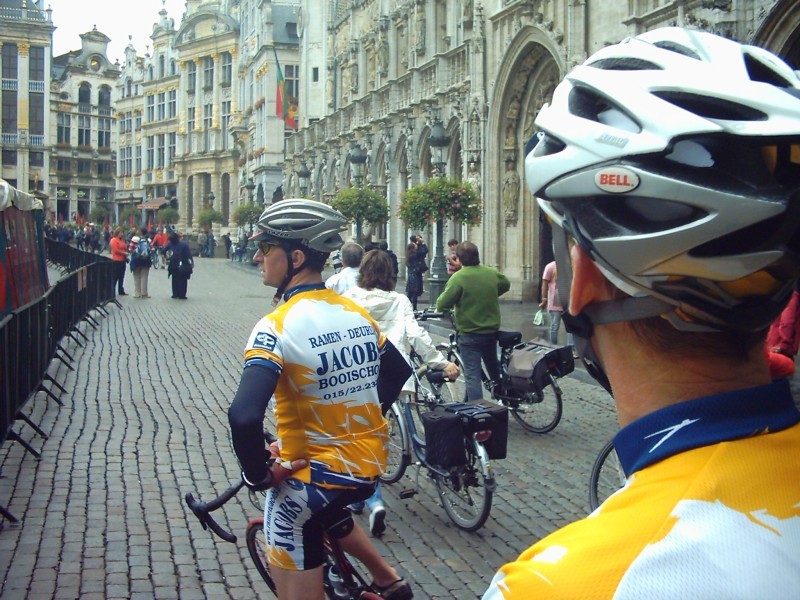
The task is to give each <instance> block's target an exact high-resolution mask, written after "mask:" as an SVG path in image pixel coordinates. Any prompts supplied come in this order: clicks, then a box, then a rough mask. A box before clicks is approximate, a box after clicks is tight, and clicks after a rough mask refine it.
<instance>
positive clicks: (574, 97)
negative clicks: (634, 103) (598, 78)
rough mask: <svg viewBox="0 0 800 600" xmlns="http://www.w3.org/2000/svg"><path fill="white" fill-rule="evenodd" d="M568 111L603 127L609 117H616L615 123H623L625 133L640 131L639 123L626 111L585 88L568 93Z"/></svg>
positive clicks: (577, 88) (578, 88)
mask: <svg viewBox="0 0 800 600" xmlns="http://www.w3.org/2000/svg"><path fill="white" fill-rule="evenodd" d="M569 110H570V112H571V113H572V114H574V115H575V116H577V117H581V118H584V119H589V120H591V121H596V122H597V123H603V124H604V125H605V124H608V123H607V120H608V117H609V115H616V116H617V119H616V121H617V122H619V121H624V123H625V126H624V127H622V128H623V129H625V130H626V131H630V132H632V133H638V132H640V131H641V130H642V127H641V125H639V122H638V121H637V120H636V119H634V118H633V116H632V115H631V114H630V113H629V112H628V111H626V110H624V109H623V108H621V107H620V106H617V105H616V104H614V103H613V102H611V101H609V100H608V99H607V98H605V97H603V96H600V95H599V94H597V93H596V92H593V91H592V90H588V89H586V88H582V87H574V88H572V90H571V91H570V93H569Z"/></svg>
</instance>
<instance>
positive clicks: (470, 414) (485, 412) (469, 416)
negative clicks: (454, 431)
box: [445, 400, 508, 460]
mask: <svg viewBox="0 0 800 600" xmlns="http://www.w3.org/2000/svg"><path fill="white" fill-rule="evenodd" d="M445 410H446V411H448V412H452V413H454V414H457V415H458V416H459V417H460V418H461V423H462V427H463V430H464V433H467V434H469V435H472V434H473V433H475V432H477V431H486V430H489V431H491V432H492V435H491V436H489V439H488V440H486V441H485V442H484V443H483V447H484V448H486V453H487V454H488V455H489V459H490V460H500V459H503V458H505V457H506V447H507V445H508V408H507V407H505V406H502V405H500V404H494V403H491V402H485V401H483V400H474V401H471V402H455V403H452V404H446V405H445Z"/></svg>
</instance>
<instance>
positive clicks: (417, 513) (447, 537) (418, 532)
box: [0, 259, 615, 600]
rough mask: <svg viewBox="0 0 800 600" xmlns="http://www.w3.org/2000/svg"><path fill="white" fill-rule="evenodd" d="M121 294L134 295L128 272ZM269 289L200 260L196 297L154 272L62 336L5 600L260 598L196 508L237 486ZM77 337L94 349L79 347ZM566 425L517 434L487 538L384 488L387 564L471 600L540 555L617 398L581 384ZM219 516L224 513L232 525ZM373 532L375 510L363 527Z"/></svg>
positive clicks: (412, 479)
mask: <svg viewBox="0 0 800 600" xmlns="http://www.w3.org/2000/svg"><path fill="white" fill-rule="evenodd" d="M126 289H127V290H128V292H129V293H132V291H133V281H132V277H131V275H130V273H128V274H127V277H126ZM271 292H272V290H270V289H265V288H264V287H263V286H262V285H261V282H260V279H259V277H258V275H257V274H256V270H255V269H252V268H249V267H244V266H242V267H239V266H235V265H233V264H232V263H230V262H228V261H225V260H222V259H198V260H197V262H196V268H195V274H194V275H193V277H192V279H191V281H190V282H189V293H188V296H189V299H188V300H187V301H178V300H172V299H170V297H169V296H170V289H169V283H168V280H167V276H166V272H165V271H162V270H159V271H151V273H150V294H151V296H152V298H151V299H136V298H133V296H132V295H131V296H127V297H124V298H121V299H120V300H121V303H122V304H123V306H124V309H123V310H119V309H117V308H116V307H114V306H113V305H112V306H109V308H108V310H109V315H108V316H105V317H103V316H99V315H97V316H96V318H97V320H98V323H99V324H98V326H97V328H96V329H93V328H92V327H91V326H90V325H88V324H82V325H81V330H82V331H83V332H85V334H86V335H87V336H88V338H89V339H88V341H86V342H84V341H83V340H81V342H82V343H83V345H82V346H79V345H78V344H77V343H76V342H75V341H73V340H70V339H66V340H65V341H64V346H65V349H66V350H67V351H68V352H69V353H70V354H71V355H72V357H73V358H74V363H73V364H74V367H75V370H74V371H69V370H68V369H67V367H66V366H65V365H64V364H63V363H61V362H59V361H54V362H53V364H52V365H51V367H50V371H49V373H50V375H52V376H53V378H54V379H55V380H56V381H58V382H59V383H60V384H61V385H62V386H64V387H65V388H66V390H67V393H64V394H61V400H62V401H63V406H59V405H57V404H56V403H55V402H54V401H53V400H52V399H50V398H48V397H47V396H46V395H45V394H43V393H39V394H37V395H36V396H35V398H33V399H32V400H31V401H30V402H29V404H28V406H27V407H26V412H27V413H28V414H30V415H31V418H32V420H33V421H34V422H35V423H38V424H39V425H40V426H41V427H42V429H43V430H44V431H45V432H46V433H47V434H48V435H49V439H48V440H46V441H45V440H42V439H41V438H39V437H37V436H36V435H35V434H34V433H33V431H32V430H31V429H30V428H29V427H26V426H22V425H19V424H18V425H17V426H16V429H17V430H18V431H21V432H22V436H23V437H24V438H25V439H26V440H29V441H30V443H31V444H32V445H33V446H34V447H35V448H37V449H41V452H42V456H41V459H40V460H35V459H34V458H33V457H32V456H31V455H30V454H26V453H25V452H24V450H23V449H22V447H21V446H20V445H19V444H15V443H11V442H7V443H6V444H4V445H3V446H2V448H0V469H1V470H2V478H1V479H0V503H2V504H4V505H5V506H7V507H8V508H9V510H11V512H12V513H14V514H15V515H16V516H17V517H18V518H19V519H20V522H19V523H18V524H16V525H14V524H11V523H8V522H4V523H3V524H2V526H3V528H2V531H0V596H2V597H3V598H4V600H6V599H7V600H13V599H17V598H37V599H38V598H79V597H80V598H82V599H94V598H96V599H100V598H185V599H195V598H197V599H201V598H232V599H236V600H241V599H246V598H256V597H264V596H266V595H267V593H266V592H267V590H266V587H265V586H264V584H263V583H261V582H260V581H259V580H258V575H257V573H256V572H255V570H254V569H253V568H251V567H250V566H249V559H247V558H246V553H247V550H246V548H245V547H244V546H243V544H242V543H239V544H238V545H232V544H228V543H226V542H223V541H220V540H218V539H216V538H213V537H212V536H211V534H210V533H208V532H206V531H204V530H203V529H202V528H201V527H200V525H199V524H198V523H197V522H196V521H194V520H193V518H190V517H189V516H188V515H187V510H188V509H187V508H186V507H185V506H184V504H183V500H182V498H183V495H184V493H186V492H190V491H191V492H194V493H195V495H200V496H202V497H203V498H211V497H213V496H215V495H216V494H218V493H219V492H221V491H222V490H223V489H225V488H226V487H227V485H228V484H229V483H230V482H232V481H234V480H235V479H236V478H237V477H238V473H239V468H238V464H237V461H236V458H235V457H234V454H233V451H232V449H231V446H230V443H229V439H228V429H227V418H226V411H227V407H228V405H229V403H230V401H231V399H232V397H233V394H234V392H235V389H236V386H237V384H238V380H239V376H240V372H241V361H242V351H243V347H244V343H245V340H246V338H247V336H248V334H249V333H250V330H251V328H252V326H253V325H254V324H255V322H256V321H257V320H258V318H259V317H260V316H261V315H262V314H264V313H266V312H268V311H269V310H270V298H271V296H272V294H271ZM532 310H533V309H532V308H531V307H530V306H529V305H520V304H513V305H512V304H508V305H504V308H503V315H504V316H503V320H504V328H515V327H519V326H520V325H524V327H523V331H524V332H525V333H526V335H528V334H530V333H531V331H530V328H531V326H530V325H529V322H530V317H531V315H532ZM78 339H81V338H80V337H79V338H78ZM562 387H563V390H564V395H565V405H564V417H563V419H562V421H561V423H560V425H559V426H558V427H557V428H556V429H555V431H553V432H552V433H550V434H546V435H536V434H530V433H526V432H524V431H523V430H522V429H521V428H520V427H519V425H517V424H516V423H514V422H513V420H512V422H511V423H510V432H509V452H508V458H507V459H506V460H503V461H496V462H495V463H494V464H493V466H494V468H495V472H496V474H497V484H498V487H497V493H496V496H495V500H494V505H493V507H492V512H491V516H490V517H489V520H488V521H487V523H486V525H485V526H484V527H483V528H482V529H481V530H480V531H478V532H477V533H473V534H469V533H464V532H462V531H460V530H458V529H456V528H455V526H453V525H452V524H451V523H450V521H449V520H448V518H447V516H446V515H445V513H444V510H443V509H442V508H441V507H440V506H439V505H438V504H437V500H436V496H435V493H434V490H433V486H431V485H429V484H428V482H427V481H426V478H425V474H424V472H423V473H421V474H420V476H419V481H418V486H419V493H418V494H417V495H416V496H415V497H413V498H411V499H409V500H401V499H400V498H399V491H400V489H401V488H403V487H408V486H413V485H415V483H416V475H417V469H416V468H411V469H409V471H408V472H407V474H406V476H405V478H404V479H403V480H402V481H401V482H400V483H398V484H395V485H393V486H385V488H384V489H385V491H384V495H385V497H386V502H387V507H388V510H389V515H388V519H387V526H388V528H387V531H386V533H385V534H384V536H383V538H382V539H381V540H380V541H379V542H378V546H379V547H380V549H381V551H382V552H384V554H385V555H386V556H387V557H388V558H389V559H390V560H391V561H393V562H394V564H396V565H397V566H398V567H399V569H400V571H401V572H403V573H404V574H405V575H406V576H407V577H409V578H410V580H411V581H412V582H413V584H414V589H415V591H416V597H417V598H423V599H424V598H458V599H464V598H475V597H479V596H480V594H481V593H482V592H483V590H484V589H485V588H486V587H487V585H488V582H489V580H490V579H491V577H492V576H493V574H494V572H495V570H496V569H497V567H498V566H500V565H501V564H503V563H504V562H505V561H507V560H509V559H511V558H514V557H515V556H516V555H517V554H518V553H519V552H520V551H521V550H523V549H524V548H526V547H528V546H529V545H530V544H531V543H532V542H534V541H535V540H537V539H539V538H540V537H542V536H543V535H545V534H547V533H549V532H551V531H553V530H554V529H556V528H558V527H560V526H562V525H564V524H566V523H569V522H571V521H573V520H575V519H577V518H580V517H582V516H583V515H585V514H586V512H587V510H588V483H587V482H588V478H589V471H590V469H591V465H592V461H593V460H594V457H595V455H596V453H597V452H598V451H599V449H600V448H601V447H602V446H603V444H604V443H605V441H606V440H607V439H608V438H609V437H610V436H611V435H612V434H613V432H614V430H615V416H614V410H613V405H612V401H611V399H610V398H609V396H607V395H606V394H605V393H603V392H602V390H600V389H599V388H598V387H596V386H593V385H589V384H587V383H584V382H582V381H579V380H578V378H575V377H570V378H567V379H565V380H563V381H562ZM220 513H223V514H220ZM220 513H216V514H219V515H220V521H221V522H222V523H224V524H227V525H229V527H230V528H231V529H233V530H235V531H237V532H238V533H239V534H243V532H244V527H245V524H246V519H247V518H251V517H254V516H257V515H258V513H259V511H258V510H257V509H256V508H255V507H253V506H252V505H251V504H250V502H249V500H248V498H247V495H246V494H240V495H239V497H237V498H235V499H234V500H233V501H231V502H229V503H228V505H226V507H225V508H224V510H223V511H220ZM359 518H360V519H362V523H363V524H364V525H365V526H366V514H365V515H364V516H362V517H359Z"/></svg>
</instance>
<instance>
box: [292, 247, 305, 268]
mask: <svg viewBox="0 0 800 600" xmlns="http://www.w3.org/2000/svg"><path fill="white" fill-rule="evenodd" d="M305 261H306V255H305V253H304V252H303V251H302V250H292V267H293V268H295V269H297V268H298V267H299V266H300V265H302V264H303V263H304V262H305Z"/></svg>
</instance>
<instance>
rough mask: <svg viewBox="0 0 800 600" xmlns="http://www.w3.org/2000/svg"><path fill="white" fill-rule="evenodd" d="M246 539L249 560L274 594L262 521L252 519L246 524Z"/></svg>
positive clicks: (273, 583)
mask: <svg viewBox="0 0 800 600" xmlns="http://www.w3.org/2000/svg"><path fill="white" fill-rule="evenodd" d="M245 537H246V539H247V551H248V552H250V558H252V559H253V563H255V565H256V570H257V571H258V574H259V575H261V578H262V579H263V580H264V582H265V583H266V584H267V586H268V587H269V589H270V590H272V593H273V594H275V595H276V596H277V594H276V592H275V582H274V581H273V580H272V576H271V575H270V574H269V563H268V562H267V540H266V538H265V535H264V519H253V520H252V521H250V522H249V523H248V524H247V532H246V534H245Z"/></svg>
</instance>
